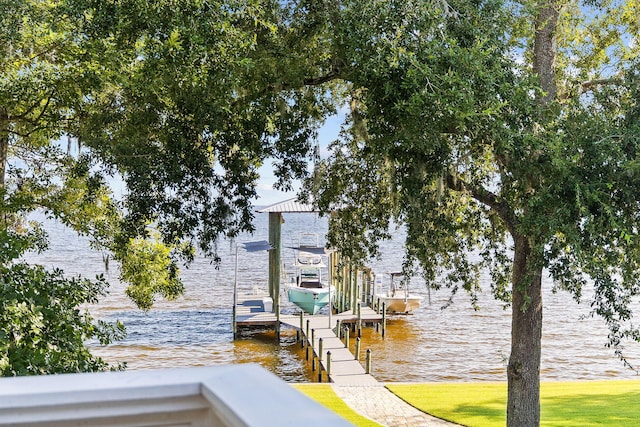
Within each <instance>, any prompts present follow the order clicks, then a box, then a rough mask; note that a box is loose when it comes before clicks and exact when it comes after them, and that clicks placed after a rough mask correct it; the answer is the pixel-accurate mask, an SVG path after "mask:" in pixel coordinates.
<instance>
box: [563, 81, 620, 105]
mask: <svg viewBox="0 0 640 427" xmlns="http://www.w3.org/2000/svg"><path fill="white" fill-rule="evenodd" d="M622 83H623V80H622V79H621V78H617V77H613V78H609V79H596V80H590V81H588V82H584V83H581V84H580V86H579V88H578V90H576V91H575V92H573V91H572V92H568V93H564V94H562V95H561V96H560V97H559V98H560V100H562V101H564V100H568V99H572V98H575V97H576V96H580V95H582V94H584V93H586V92H588V91H590V90H593V89H595V88H596V87H599V86H607V85H620V84H622Z"/></svg>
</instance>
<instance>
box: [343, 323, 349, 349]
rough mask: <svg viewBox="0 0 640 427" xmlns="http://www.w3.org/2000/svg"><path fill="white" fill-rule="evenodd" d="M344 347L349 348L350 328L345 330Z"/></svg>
mask: <svg viewBox="0 0 640 427" xmlns="http://www.w3.org/2000/svg"><path fill="white" fill-rule="evenodd" d="M344 347H345V348H349V328H348V327H347V328H344Z"/></svg>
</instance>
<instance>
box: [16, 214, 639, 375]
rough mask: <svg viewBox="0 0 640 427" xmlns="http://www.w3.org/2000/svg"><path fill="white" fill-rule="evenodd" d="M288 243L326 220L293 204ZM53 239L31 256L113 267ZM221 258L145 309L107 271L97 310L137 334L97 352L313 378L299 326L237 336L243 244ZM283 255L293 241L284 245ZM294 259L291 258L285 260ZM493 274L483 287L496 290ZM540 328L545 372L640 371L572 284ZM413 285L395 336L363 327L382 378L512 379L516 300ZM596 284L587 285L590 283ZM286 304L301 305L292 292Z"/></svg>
mask: <svg viewBox="0 0 640 427" xmlns="http://www.w3.org/2000/svg"><path fill="white" fill-rule="evenodd" d="M285 221H286V222H285V224H283V246H293V245H295V240H296V239H297V236H298V233H299V232H300V231H308V230H317V231H318V232H319V233H320V235H321V236H323V235H324V232H325V231H326V222H325V221H324V219H322V218H317V217H316V216H314V215H311V214H285ZM256 229H257V231H256V233H255V234H254V235H253V236H248V235H247V236H242V237H240V238H239V239H238V241H239V242H245V241H251V240H261V239H266V237H267V234H268V232H267V215H266V214H256ZM48 230H49V232H50V235H51V238H52V244H51V248H50V250H49V251H48V252H47V253H45V254H41V255H37V256H36V255H32V256H29V257H28V259H29V260H30V261H36V262H38V263H41V264H43V265H45V266H54V265H56V266H60V267H62V268H63V270H65V272H66V273H67V274H83V275H86V276H88V277H93V276H95V275H96V274H99V273H104V272H105V269H104V264H103V261H102V255H101V254H100V253H99V252H95V251H92V250H90V249H89V247H88V244H87V242H86V240H84V239H82V238H79V237H77V236H75V235H74V234H73V233H71V232H69V231H68V230H66V229H65V228H64V227H63V226H61V225H60V224H57V223H53V224H49V225H48ZM401 235H402V232H401V231H398V233H397V236H396V238H394V240H392V241H390V242H387V243H386V244H385V246H384V256H383V257H382V258H381V259H379V260H373V261H371V262H370V263H369V265H370V266H371V267H373V269H374V271H378V272H385V271H391V270H396V269H398V268H399V267H400V264H401V260H402V246H401V245H402V241H401V238H400V237H401ZM219 250H220V254H221V256H222V264H221V265H220V268H219V269H216V268H214V266H213V265H211V263H210V262H209V261H208V260H206V259H198V260H196V262H195V263H193V264H192V265H191V266H190V267H189V268H188V269H183V271H182V273H183V281H184V283H185V285H186V293H185V295H184V297H182V298H180V299H178V300H177V301H172V302H166V301H159V302H158V303H157V304H156V306H155V308H154V309H153V310H151V311H149V312H147V313H144V312H141V311H140V310H137V309H136V308H135V307H134V306H133V304H132V303H131V302H130V301H129V300H128V299H127V297H126V296H125V294H124V287H123V286H122V285H121V284H120V283H119V282H118V280H117V273H116V271H115V269H116V268H117V266H115V265H113V263H112V265H111V271H109V272H108V273H106V274H105V275H106V276H107V277H108V278H109V282H110V283H111V289H110V294H109V295H108V296H107V297H105V298H104V299H103V300H102V302H101V303H100V304H99V305H98V306H92V307H91V311H92V312H93V313H94V315H95V316H97V317H100V318H103V319H105V320H116V319H119V320H121V321H123V322H124V323H125V325H126V326H127V330H128V337H127V338H126V339H125V340H124V341H121V342H119V343H117V344H113V345H110V346H107V347H95V348H94V349H93V351H94V352H95V353H96V354H99V355H101V356H102V357H104V358H105V359H106V360H108V361H110V362H114V363H115V362H121V361H126V362H127V364H128V368H129V369H153V368H161V367H180V366H201V365H219V364H229V363H246V362H254V363H259V364H261V365H263V366H264V367H265V368H267V369H269V370H270V371H272V372H274V373H276V374H277V375H278V376H280V377H281V378H283V379H285V380H287V381H308V380H310V379H311V378H312V375H311V371H310V367H309V366H308V364H307V363H306V362H305V361H304V358H303V355H302V353H301V351H300V349H299V347H298V345H296V344H295V332H293V331H284V332H283V335H282V337H281V341H280V344H279V345H278V344H277V343H276V341H275V336H274V334H273V332H272V331H269V330H265V331H262V332H252V333H250V334H245V335H244V336H243V337H242V338H241V339H239V340H237V341H235V342H234V341H233V339H232V334H231V304H232V296H233V281H234V250H233V246H232V244H230V243H228V242H227V243H223V244H221V246H220V249H219ZM285 256H286V249H285ZM285 261H286V259H285ZM266 277H267V255H266V252H259V253H251V254H248V253H243V252H242V251H240V255H239V290H240V292H241V293H243V292H246V293H250V292H251V291H252V290H253V288H254V287H255V286H260V287H263V288H266ZM488 280H489V279H488V277H487V278H485V279H484V281H483V288H484V289H487V292H488V289H489V283H488ZM545 289H546V290H547V292H546V294H545V299H544V330H543V356H542V379H543V380H595V379H621V378H637V374H636V372H635V371H633V370H630V369H628V368H625V367H624V366H623V364H622V363H621V362H620V361H619V360H618V359H617V358H616V357H615V355H614V354H613V351H612V350H610V349H607V348H605V347H604V345H605V343H606V335H607V330H606V327H605V326H604V324H603V322H602V321H601V320H599V319H592V318H587V319H584V318H583V317H584V316H585V315H586V314H587V313H588V304H583V305H577V304H576V303H575V302H574V301H573V300H572V299H571V297H570V296H569V295H568V294H565V293H558V294H553V293H551V292H550V289H551V283H550V282H549V281H547V282H546V283H545ZM412 292H414V293H417V294H422V295H424V296H425V300H424V303H423V306H422V307H421V308H420V309H418V310H416V311H415V313H414V315H411V316H401V317H400V316H399V317H391V318H390V320H389V321H388V330H387V335H386V338H385V339H384V340H383V339H382V338H381V336H380V334H378V333H376V332H375V331H374V330H373V329H372V328H365V329H364V331H363V333H364V336H363V337H362V348H363V351H364V350H365V349H367V348H370V349H371V350H372V355H373V373H374V376H375V377H376V378H377V379H378V380H380V381H400V382H418V381H422V382H425V381H504V380H505V379H506V369H505V367H506V360H507V357H508V355H509V339H510V310H506V311H505V310H503V309H502V306H501V305H500V304H499V303H497V302H495V301H494V300H493V299H492V298H491V296H490V294H489V293H487V294H486V295H481V298H480V302H479V304H480V306H481V310H480V311H474V310H473V309H472V308H471V306H470V304H469V302H468V300H467V299H466V298H465V296H464V295H460V296H458V297H457V298H456V301H455V304H454V305H453V306H451V307H449V308H447V309H446V310H442V309H441V308H440V307H441V306H442V305H443V303H444V302H445V301H446V300H447V299H448V296H449V294H448V292H447V290H446V289H444V290H441V291H437V292H436V291H432V292H431V304H430V305H429V304H428V303H427V290H426V288H425V287H424V285H423V284H422V285H421V284H420V281H419V280H417V279H416V280H414V281H413V283H412ZM585 294H588V292H585ZM281 301H282V304H283V312H287V313H294V312H296V307H294V306H293V305H291V304H290V303H289V302H288V301H287V299H286V296H284V295H283V296H282V297H281ZM627 356H628V357H629V359H630V361H631V362H632V363H633V362H635V363H636V364H638V365H640V344H638V343H632V342H630V343H628V344H627Z"/></svg>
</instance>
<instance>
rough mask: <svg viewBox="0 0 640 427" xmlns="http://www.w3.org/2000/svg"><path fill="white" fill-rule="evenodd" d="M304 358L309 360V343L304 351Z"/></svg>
mask: <svg viewBox="0 0 640 427" xmlns="http://www.w3.org/2000/svg"><path fill="white" fill-rule="evenodd" d="M304 358H305V360H306V361H307V362H308V361H309V345H307V347H306V349H305V352H304Z"/></svg>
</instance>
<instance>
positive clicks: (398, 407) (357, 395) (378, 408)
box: [332, 384, 458, 427]
mask: <svg viewBox="0 0 640 427" xmlns="http://www.w3.org/2000/svg"><path fill="white" fill-rule="evenodd" d="M332 387H333V390H334V391H335V393H336V394H337V395H338V397H340V398H341V399H342V400H344V402H345V403H346V404H347V405H349V406H350V407H351V408H352V409H353V410H354V411H356V412H358V413H359V414H361V415H364V416H365V417H367V418H370V419H372V420H374V421H376V422H378V423H380V424H382V425H385V426H388V427H443V426H448V427H451V426H457V425H458V424H454V423H450V422H448V421H444V420H441V419H440V418H436V417H432V416H431V415H428V414H425V413H424V412H422V411H419V410H417V409H416V408H414V407H413V406H411V405H409V404H408V403H406V402H405V401H404V400H402V399H400V398H399V397H398V396H396V395H395V394H393V393H391V392H390V391H389V390H387V388H386V387H385V386H384V385H383V384H378V385H374V386H345V385H332Z"/></svg>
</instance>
